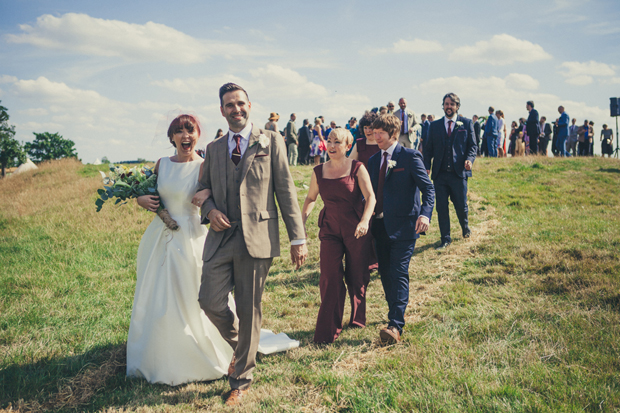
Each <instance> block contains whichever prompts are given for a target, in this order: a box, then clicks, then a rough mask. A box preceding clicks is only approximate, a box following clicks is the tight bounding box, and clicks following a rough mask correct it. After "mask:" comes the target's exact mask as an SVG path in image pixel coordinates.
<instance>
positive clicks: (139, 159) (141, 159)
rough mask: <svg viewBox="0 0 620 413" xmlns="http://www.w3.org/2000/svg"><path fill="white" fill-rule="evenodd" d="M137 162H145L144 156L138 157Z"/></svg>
mask: <svg viewBox="0 0 620 413" xmlns="http://www.w3.org/2000/svg"><path fill="white" fill-rule="evenodd" d="M137 162H138V163H145V162H146V159H144V158H138V160H137Z"/></svg>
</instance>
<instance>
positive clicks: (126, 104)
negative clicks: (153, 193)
mask: <svg viewBox="0 0 620 413" xmlns="http://www.w3.org/2000/svg"><path fill="white" fill-rule="evenodd" d="M401 3H402V4H401V5H396V4H395V3H389V4H384V3H380V2H376V1H355V0H349V1H337V0H335V1H314V2H307V1H303V2H302V1H294V0H293V1H269V2H264V1H244V0H240V1H236V2H214V1H185V2H184V1H179V2H176V3H172V2H169V1H167V2H162V1H148V2H147V1H144V0H137V1H122V2H121V1H106V2H93V1H68V0H67V1H64V0H60V1H50V0H32V1H25V0H13V1H2V2H0V16H2V17H1V18H0V100H1V101H2V105H3V106H6V107H7V108H8V109H9V115H10V117H11V118H10V123H11V124H14V125H15V126H16V130H17V139H19V140H20V141H31V140H32V139H33V138H34V137H33V135H32V132H59V133H60V134H61V135H63V136H64V137H65V138H68V139H71V140H73V141H74V142H75V144H76V148H77V152H78V155H79V156H80V158H81V159H82V160H83V161H84V162H93V161H94V160H95V159H97V158H102V157H103V156H107V157H108V158H109V159H110V160H112V161H120V160H128V159H136V158H138V157H141V158H146V159H153V160H154V159H156V158H158V157H161V156H166V155H171V154H172V152H173V151H172V150H171V148H170V145H169V144H167V138H166V136H165V130H166V128H167V123H168V118H169V117H170V116H173V114H174V113H178V111H179V110H181V111H189V112H192V113H195V114H197V115H199V117H200V119H201V122H202V129H203V137H204V138H205V139H206V140H211V139H212V137H213V136H214V135H215V132H216V130H217V129H218V128H226V122H225V120H224V118H223V117H222V116H221V114H220V112H219V100H218V95H217V91H218V88H219V86H221V85H222V84H223V83H225V82H227V81H234V82H237V83H239V84H241V85H242V86H244V87H245V88H246V90H247V91H248V93H249V96H250V100H251V101H252V104H253V108H252V109H253V110H252V114H251V119H252V120H253V121H254V123H256V124H258V125H259V126H261V127H262V126H264V123H265V122H266V121H267V117H268V115H269V112H278V113H279V114H280V115H281V116H282V119H281V120H280V128H281V129H283V128H284V126H285V124H286V120H287V119H288V116H289V115H290V113H291V112H296V113H297V115H298V121H297V126H298V127H299V126H301V120H302V119H304V118H310V119H312V118H313V117H314V116H317V115H324V116H325V118H326V120H327V121H331V120H335V121H336V122H337V123H338V124H339V125H344V124H345V122H346V121H347V120H348V119H349V117H351V116H356V117H358V118H359V117H360V116H361V115H362V114H363V112H364V110H366V109H370V108H372V107H376V106H380V105H385V104H386V103H387V102H388V101H389V100H394V101H397V100H398V99H399V98H400V97H405V98H407V100H408V106H409V108H410V109H412V110H413V111H414V112H415V113H416V114H417V115H418V116H419V114H421V113H433V114H435V115H436V116H437V115H438V116H441V115H442V112H441V98H442V96H443V95H444V94H445V93H447V92H455V93H457V94H458V95H459V96H460V98H461V103H462V106H461V110H460V113H461V114H462V115H464V116H467V117H471V116H472V115H473V114H474V113H476V114H478V115H482V114H486V108H487V107H488V106H489V105H492V106H494V107H495V108H496V109H502V110H503V111H504V113H505V114H506V118H507V120H508V121H512V120H516V119H518V118H519V117H524V116H526V115H527V112H526V110H525V102H526V101H527V100H530V99H532V100H534V102H535V103H536V108H537V109H538V110H539V112H540V114H541V115H546V116H547V118H549V119H555V118H556V117H557V116H558V113H557V107H558V105H560V104H562V105H564V106H565V107H566V111H567V112H568V114H569V115H570V116H571V117H575V118H577V121H578V123H582V122H583V120H584V119H586V118H587V119H592V120H594V122H595V131H596V134H597V135H598V134H600V129H601V126H602V124H603V123H607V124H609V125H613V129H614V133H615V120H614V119H613V118H610V117H609V98H610V97H613V96H620V24H618V22H620V2H618V1H617V0H608V1H603V0H601V1H597V0H590V1H585V0H555V1H545V0H543V1H541V0H538V1H531V0H522V1H504V2H497V3H495V4H493V5H492V6H490V4H492V3H489V2H482V1H469V2H464V1H452V0H448V1H443V2H419V1H407V2H401ZM597 141H598V136H597ZM595 147H596V149H597V152H599V153H600V145H598V143H597V145H595Z"/></svg>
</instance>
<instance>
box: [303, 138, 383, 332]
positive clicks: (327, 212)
mask: <svg viewBox="0 0 620 413" xmlns="http://www.w3.org/2000/svg"><path fill="white" fill-rule="evenodd" d="M352 143H353V136H352V135H351V133H350V132H349V131H347V130H346V129H342V128H338V129H334V130H332V132H331V133H330V134H329V136H328V138H327V150H328V153H329V157H330V160H329V161H328V162H326V163H324V164H322V165H318V166H316V167H315V168H314V171H313V173H312V181H311V183H310V189H309V190H308V195H307V196H306V200H305V202H304V206H303V209H302V216H303V220H304V224H305V222H306V219H307V218H308V215H310V212H311V211H312V208H313V207H314V203H315V201H316V198H317V196H318V195H319V194H320V195H321V198H322V199H323V203H324V204H325V207H324V208H323V210H322V211H321V213H320V215H319V222H318V224H319V228H320V231H319V239H320V241H321V252H320V257H321V276H320V280H319V289H320V292H321V307H320V309H319V314H318V317H317V321H316V331H315V333H314V342H315V343H332V342H333V341H334V340H335V339H336V338H337V337H338V335H339V334H340V332H341V331H342V317H343V313H344V304H345V300H346V292H347V288H348V290H349V297H350V300H351V319H350V321H349V324H351V325H352V326H355V327H364V326H365V325H366V287H367V286H368V283H369V282H370V272H369V270H368V260H369V257H370V253H371V250H372V241H371V239H372V237H371V235H370V234H369V233H368V227H369V223H370V218H371V216H372V212H373V210H374V207H375V195H374V192H373V190H372V184H371V182H370V176H369V175H368V171H367V170H366V168H365V167H364V166H363V165H362V163H361V162H358V161H355V160H351V159H349V158H347V157H346V152H347V150H348V149H349V148H351V144H352ZM364 200H365V202H364ZM343 257H344V259H345V265H344V266H343V264H342V259H343ZM343 280H344V281H343ZM345 283H346V286H345Z"/></svg>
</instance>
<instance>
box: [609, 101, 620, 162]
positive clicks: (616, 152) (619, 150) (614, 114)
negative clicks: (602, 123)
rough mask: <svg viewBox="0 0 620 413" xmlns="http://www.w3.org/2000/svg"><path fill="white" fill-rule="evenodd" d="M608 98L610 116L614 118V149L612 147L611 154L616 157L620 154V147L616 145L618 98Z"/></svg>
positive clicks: (619, 108)
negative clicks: (612, 151)
mask: <svg viewBox="0 0 620 413" xmlns="http://www.w3.org/2000/svg"><path fill="white" fill-rule="evenodd" d="M609 100H610V103H609V111H610V116H611V117H614V118H616V149H614V153H613V156H615V157H616V158H617V157H618V155H619V154H620V147H619V146H618V116H620V98H609ZM612 142H613V141H612Z"/></svg>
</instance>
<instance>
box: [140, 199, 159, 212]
mask: <svg viewBox="0 0 620 413" xmlns="http://www.w3.org/2000/svg"><path fill="white" fill-rule="evenodd" d="M136 202H137V203H138V205H140V206H141V207H142V208H144V209H146V210H147V211H151V212H156V211H157V208H159V197H158V196H155V195H142V196H139V197H137V198H136Z"/></svg>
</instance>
